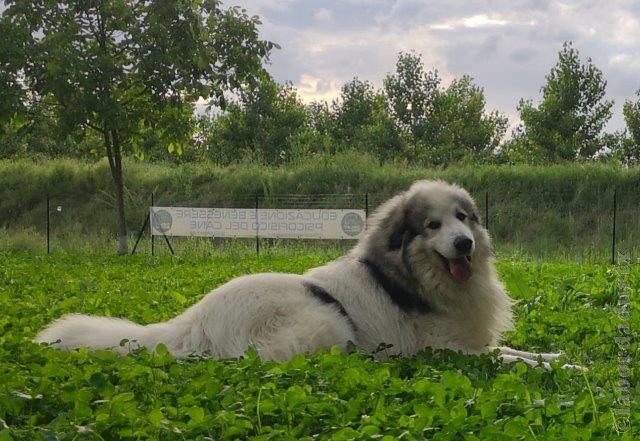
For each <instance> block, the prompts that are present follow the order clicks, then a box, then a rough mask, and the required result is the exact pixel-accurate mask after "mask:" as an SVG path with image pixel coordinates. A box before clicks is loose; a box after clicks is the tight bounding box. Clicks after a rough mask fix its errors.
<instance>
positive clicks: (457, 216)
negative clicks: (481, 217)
mask: <svg viewBox="0 0 640 441" xmlns="http://www.w3.org/2000/svg"><path fill="white" fill-rule="evenodd" d="M456 218H458V220H459V221H460V222H464V220H465V219H466V218H467V215H466V214H464V213H462V212H457V213H456Z"/></svg>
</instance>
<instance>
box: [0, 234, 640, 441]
mask: <svg viewBox="0 0 640 441" xmlns="http://www.w3.org/2000/svg"><path fill="white" fill-rule="evenodd" d="M339 254H340V251H339V250H337V249H332V248H330V247H328V248H326V249H323V250H319V249H315V250H313V251H309V250H306V251H305V250H304V249H303V248H301V249H299V250H295V249H287V250H283V249H280V248H278V247H273V248H266V249H265V250H263V253H262V254H261V255H260V256H259V257H256V256H255V255H254V254H253V253H252V252H251V251H248V250H244V251H243V250H242V249H241V248H237V249H235V251H233V250H231V249H227V250H224V251H220V252H212V253H210V254H209V255H206V256H205V255H200V256H197V257H196V256H194V255H189V256H184V257H177V258H176V257H170V256H157V257H150V256H133V257H132V256H129V257H126V258H117V257H113V256H109V255H104V254H98V253H94V254H67V253H58V254H53V255H51V256H43V255H39V256H37V255H34V254H32V253H24V252H2V253H0V259H1V260H2V261H3V265H2V266H0V310H2V311H3V314H2V315H0V440H2V441H5V440H10V439H25V440H34V439H61V440H75V439H77V440H80V439H88V440H93V439H96V440H101V439H104V440H117V439H177V440H182V439H201V440H211V439H248V438H253V439H263V440H266V439H292V440H294V439H333V440H348V439H372V438H374V439H383V440H392V439H425V438H428V439H465V440H475V439H483V440H484V439H503V440H511V439H514V440H515V439H559V438H563V439H573V440H591V439H624V440H632V439H637V438H638V437H639V436H640V412H639V410H640V409H638V401H637V400H634V401H632V403H631V409H630V411H631V416H630V418H631V421H630V422H631V429H630V430H629V431H627V432H624V433H619V432H618V430H617V427H616V425H615V424H614V411H615V409H616V408H617V407H619V406H618V405H617V404H616V397H617V393H616V391H615V387H616V386H617V381H618V378H619V373H618V367H619V362H618V359H617V354H618V349H617V347H616V342H615V340H614V338H615V337H616V336H618V335H619V334H618V330H617V328H616V326H617V324H618V321H617V318H616V313H615V311H614V310H613V306H614V305H615V303H616V301H617V292H618V290H617V283H618V282H617V279H618V277H619V274H618V273H617V271H616V269H615V268H614V267H611V266H608V265H596V264H576V263H549V262H538V263H533V262H529V261H512V260H503V261H501V262H499V265H498V267H499V272H500V274H501V276H502V278H503V280H504V281H505V283H506V285H507V288H508V290H509V292H510V294H511V295H512V297H514V298H516V299H518V300H519V302H518V305H517V307H516V311H517V315H518V319H517V323H516V329H515V330H514V331H513V332H510V333H509V334H508V335H507V342H506V343H508V344H509V345H510V346H512V347H515V348H520V349H531V350H544V351H555V350H559V349H562V350H564V351H566V360H563V361H571V362H576V363H579V364H582V365H585V366H588V367H589V371H588V372H586V373H581V372H578V371H573V370H561V369H558V370H554V371H552V372H547V371H544V370H543V369H540V368H529V367H527V366H525V365H524V364H522V363H518V364H515V365H502V364H500V363H498V362H497V361H496V360H495V357H494V356H493V355H486V356H463V355H460V354H457V353H453V352H451V351H437V352H432V351H429V350H426V351H424V352H422V353H420V354H418V355H417V356H415V357H412V358H406V359H397V360H392V361H388V362H375V361H373V360H372V358H371V357H370V356H369V355H368V354H363V353H361V352H357V351H354V352H352V353H349V354H343V353H340V352H339V351H336V350H331V351H324V352H320V353H317V354H313V355H311V356H297V357H295V358H294V359H292V360H291V361H289V362H287V363H282V364H277V363H272V362H268V363H263V362H261V361H260V360H259V359H258V358H257V357H256V354H255V353H254V352H252V351H249V352H248V353H247V354H246V356H245V357H244V358H241V359H233V360H201V359H192V360H175V359H173V358H172V357H171V356H170V355H169V354H168V353H167V352H166V350H165V349H164V348H163V347H162V346H159V347H158V348H157V349H156V351H155V352H148V351H146V350H141V351H136V352H134V353H133V354H132V355H128V356H116V355H115V354H114V353H112V352H110V351H95V352H91V351H87V350H78V351H73V352H58V351H55V350H52V349H50V348H47V347H44V346H38V345H35V344H33V343H32V342H31V339H32V338H33V336H34V335H35V333H36V332H37V331H38V330H39V329H40V328H41V327H42V326H44V325H45V324H46V323H48V322H49V321H50V320H52V319H53V318H55V317H58V316H60V315H61V314H63V313H66V312H83V313H90V314H101V315H111V316H120V317H126V318H129V319H131V320H134V321H138V322H140V323H152V322H156V321H160V320H167V319H169V318H171V317H173V316H175V315H176V314H177V313H179V312H181V311H183V310H184V309H185V308H186V307H188V306H189V305H190V304H193V303H194V302H196V301H197V300H198V299H199V298H201V296H202V295H204V294H205V293H206V292H208V291H209V290H210V289H211V288H213V287H215V286H218V285H220V284H221V283H224V282H225V281H227V280H229V279H231V278H233V277H236V276H238V275H241V274H247V273H254V272H260V271H286V272H296V273H300V272H303V271H304V270H306V269H307V268H310V267H313V266H316V265H319V264H321V263H323V262H326V261H328V260H330V259H332V258H335V257H336V256H338V255H339ZM622 277H624V278H625V280H627V281H628V282H629V283H630V286H631V298H632V301H631V305H630V306H631V310H632V314H631V329H632V330H633V338H632V343H631V347H630V349H629V351H628V352H629V354H630V355H631V357H632V360H633V361H632V362H631V363H629V366H630V367H631V369H630V377H629V378H628V379H629V381H630V383H631V385H632V386H631V387H632V389H631V396H632V397H638V396H640V389H639V386H638V378H639V372H638V367H639V364H638V363H637V360H638V359H639V357H640V350H639V346H638V329H639V328H640V313H639V311H640V308H639V306H640V304H639V303H638V289H639V288H640V268H639V266H638V265H635V266H633V267H632V269H631V272H630V274H628V275H622Z"/></svg>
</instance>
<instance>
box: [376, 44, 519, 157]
mask: <svg viewBox="0 0 640 441" xmlns="http://www.w3.org/2000/svg"><path fill="white" fill-rule="evenodd" d="M440 81H441V80H440V77H439V76H438V72H437V71H429V72H426V71H425V69H424V64H423V62H422V59H421V58H420V56H419V55H416V54H406V53H401V54H400V55H399V57H398V62H397V63H396V72H395V73H394V74H391V75H388V76H387V77H386V78H385V80H384V88H385V93H386V96H387V97H388V102H389V107H390V111H391V114H392V115H393V116H394V118H395V120H396V123H397V124H398V125H399V126H400V127H402V128H403V129H404V130H405V131H406V132H407V133H408V134H410V135H411V139H412V143H413V151H412V156H413V157H414V158H415V157H417V159H418V160H419V161H420V160H421V162H423V163H426V164H435V165H443V164H453V163H458V162H461V161H462V160H463V159H465V158H466V159H468V160H470V161H475V162H478V161H487V160H489V159H490V158H491V157H492V156H493V154H494V151H495V150H496V149H497V147H498V146H499V144H500V142H501V141H502V138H503V136H504V134H505V132H506V129H507V118H506V117H505V116H503V115H501V114H500V113H498V112H496V111H494V112H491V113H489V114H486V110H485V105H486V100H485V97H484V92H483V90H482V88H480V87H478V86H476V85H475V84H473V80H472V79H471V77H469V76H467V75H465V76H463V77H462V78H459V79H454V80H453V81H452V82H451V84H450V85H449V86H448V87H447V88H446V89H441V88H440Z"/></svg>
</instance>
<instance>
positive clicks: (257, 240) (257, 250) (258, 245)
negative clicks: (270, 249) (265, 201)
mask: <svg viewBox="0 0 640 441" xmlns="http://www.w3.org/2000/svg"><path fill="white" fill-rule="evenodd" d="M259 231H260V223H259V222H258V195H257V194H256V255H257V256H259V255H260V237H259Z"/></svg>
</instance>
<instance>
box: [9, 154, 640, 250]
mask: <svg viewBox="0 0 640 441" xmlns="http://www.w3.org/2000/svg"><path fill="white" fill-rule="evenodd" d="M125 165H126V167H127V169H128V179H127V183H126V184H127V185H126V189H125V203H126V207H127V210H128V212H129V213H130V216H129V217H128V222H129V224H128V226H129V229H130V230H132V231H133V232H137V231H138V230H139V229H140V227H141V226H142V223H143V221H144V219H145V217H146V215H147V213H148V211H147V207H148V206H149V204H150V203H151V201H150V198H151V193H152V192H155V196H156V199H155V203H156V204H157V205H173V206H194V207H216V206H227V207H233V206H235V207H253V206H254V203H255V196H256V195H258V196H260V198H261V204H262V203H264V204H275V203H274V202H273V201H272V197H273V196H275V195H283V194H291V193H295V194H299V195H315V196H314V197H312V198H310V200H309V205H305V206H310V207H319V206H327V205H333V204H334V201H332V199H331V197H330V196H318V195H320V194H324V195H327V194H335V193H351V194H354V196H353V199H352V203H353V206H354V207H360V208H364V195H365V193H368V194H369V208H370V209H371V210H373V208H374V207H376V206H377V205H378V204H379V203H381V202H382V201H384V200H385V199H387V198H389V197H391V196H392V195H394V194H395V193H397V192H399V191H402V190H404V189H406V188H407V187H408V186H409V185H410V184H411V182H413V181H414V180H417V179H426V178H432V179H444V180H447V181H450V182H456V183H459V184H461V185H463V186H464V187H465V188H468V189H469V191H470V192H471V194H472V195H473V196H474V197H475V198H476V201H477V202H478V206H479V207H480V211H481V214H483V215H484V208H485V196H486V194H487V193H488V195H489V224H490V231H491V234H492V235H493V237H494V239H495V241H494V242H495V245H496V247H497V249H498V250H499V251H501V252H509V253H511V252H516V253H523V254H526V255H533V256H546V255H549V254H558V253H560V254H563V255H565V256H566V257H567V258H570V259H575V258H585V259H586V260H595V259H597V260H598V261H600V262H602V261H607V260H608V259H609V258H610V255H611V235H612V221H613V219H612V217H613V190H614V189H617V191H618V197H617V233H616V236H617V244H618V246H619V247H621V249H623V248H626V249H628V250H638V244H640V232H639V231H638V228H637V222H636V220H637V219H638V217H639V216H640V211H639V210H640V209H639V207H640V193H639V192H638V190H637V189H638V182H640V169H638V168H637V167H631V168H628V169H622V168H620V167H619V166H616V165H613V164H602V163H596V164H565V165H560V164H557V165H551V166H478V165H474V164H469V165H460V166H456V167H449V168H446V169H425V168H423V167H417V166H414V165H413V164H411V163H408V164H407V163H402V162H394V163H387V164H382V165H381V164H379V163H378V160H377V158H374V157H372V156H370V155H363V154H360V153H355V152H352V151H347V152H342V153H338V154H335V155H331V154H322V155H317V156H315V157H306V158H304V159H303V160H300V161H298V162H296V163H294V164H290V165H286V166H265V165H261V164H256V163H247V164H240V165H232V166H228V167H220V166H216V165H214V164H211V163H197V164H192V163H189V164H182V165H179V166H175V165H171V164H170V165H166V164H146V163H141V162H139V161H136V160H133V159H131V160H127V161H126V162H125ZM110 179H111V178H110V173H109V168H108V165H107V164H106V162H105V161H102V162H99V163H85V162H80V161H72V160H56V161H46V162H44V163H38V162H33V161H28V160H12V161H8V160H6V161H0V184H1V185H0V228H6V229H8V230H7V231H6V233H5V237H6V239H3V238H2V237H0V247H7V246H9V244H10V243H12V241H11V240H9V239H10V236H12V235H13V234H14V232H15V234H16V235H17V236H18V238H23V237H24V236H29V235H31V236H33V235H35V234H39V235H40V236H39V238H38V239H37V240H38V243H39V244H40V247H42V246H43V245H42V244H44V239H43V238H42V236H41V235H42V233H43V232H44V228H45V217H44V214H45V206H44V203H45V197H46V194H47V193H48V194H50V195H51V204H52V207H54V208H55V207H57V206H58V205H61V206H62V211H61V212H57V211H55V212H54V213H53V214H52V216H51V225H52V227H51V228H52V231H53V233H54V249H59V248H60V247H66V248H67V249H75V248H76V247H79V248H83V249H90V248H91V246H92V243H96V244H100V246H102V245H101V244H104V243H112V241H113V237H114V233H115V231H114V227H113V222H112V218H111V212H112V210H113V206H114V203H115V201H114V198H113V196H111V193H110V191H109V189H110V185H111V184H110ZM336 201H337V203H339V204H344V203H345V200H344V198H343V197H338V198H337V199H336ZM223 204H224V205H223ZM270 206H274V205H270ZM336 206H337V205H336ZM483 217H484V216H483ZM25 230H26V231H28V232H29V233H24V231H25ZM33 240H35V239H33ZM87 241H88V242H87ZM110 241H111V242H110ZM19 242H20V243H19V244H18V245H19V246H18V247H19V248H21V247H22V243H24V241H23V240H22V239H20V240H19ZM85 242H86V243H85ZM180 242H182V240H180V239H176V243H180ZM145 243H146V241H145ZM96 246H98V245H96Z"/></svg>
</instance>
